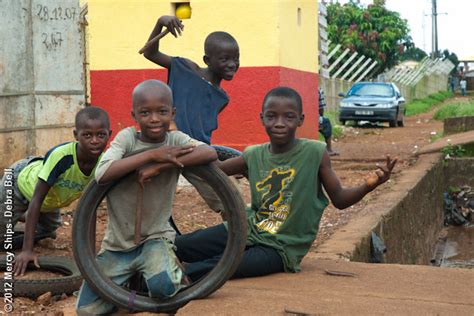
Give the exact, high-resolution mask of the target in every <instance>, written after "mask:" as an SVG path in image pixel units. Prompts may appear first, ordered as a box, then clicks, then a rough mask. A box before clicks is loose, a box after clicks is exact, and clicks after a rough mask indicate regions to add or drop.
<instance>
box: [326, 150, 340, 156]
mask: <svg viewBox="0 0 474 316" xmlns="http://www.w3.org/2000/svg"><path fill="white" fill-rule="evenodd" d="M328 154H329V156H339V152H337V151H335V150H328Z"/></svg>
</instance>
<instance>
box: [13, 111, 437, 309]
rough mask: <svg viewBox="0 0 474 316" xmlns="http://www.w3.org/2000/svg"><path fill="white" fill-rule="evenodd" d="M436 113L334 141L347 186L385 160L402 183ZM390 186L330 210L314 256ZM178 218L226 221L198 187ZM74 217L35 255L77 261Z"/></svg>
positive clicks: (185, 190) (349, 132)
mask: <svg viewBox="0 0 474 316" xmlns="http://www.w3.org/2000/svg"><path fill="white" fill-rule="evenodd" d="M432 113H433V111H432V112H430V113H426V114H421V115H417V116H414V117H409V118H406V119H405V127H403V128H389V127H388V124H380V125H372V124H368V123H367V124H364V125H361V126H356V127H349V126H346V127H344V133H343V137H342V138H341V139H337V140H334V146H333V147H334V148H335V149H336V150H337V151H338V152H339V153H340V155H339V156H335V157H332V165H333V168H334V169H335V171H336V173H337V175H338V176H339V177H340V179H341V181H342V183H343V185H345V186H352V185H357V184H360V183H362V182H363V178H364V177H365V176H367V175H368V174H369V173H370V172H372V171H373V170H375V168H376V163H383V162H384V158H383V157H384V155H386V154H389V155H390V156H392V157H398V158H399V162H398V164H397V166H396V168H395V171H394V174H393V178H395V179H396V178H397V175H398V173H399V172H400V170H402V169H405V168H410V167H412V165H413V164H414V162H415V161H416V160H415V159H416V158H415V157H414V156H413V155H412V154H413V152H414V151H416V150H417V149H419V148H421V147H423V146H424V145H426V144H428V143H429V142H430V139H433V138H434V137H435V136H436V135H438V134H439V133H441V132H442V122H439V121H435V120H432ZM236 183H238V186H239V188H240V190H241V192H242V194H243V197H244V200H245V202H246V203H249V201H250V196H249V185H248V182H247V181H246V180H245V179H239V180H236ZM388 187H389V186H385V187H383V186H382V187H381V188H378V189H377V190H375V191H374V192H372V193H371V194H369V195H368V196H367V197H366V198H364V199H363V200H362V201H361V202H359V203H358V204H356V205H354V206H352V207H350V208H348V209H345V210H338V209H336V208H334V207H333V206H332V205H330V206H329V207H328V208H327V209H326V211H325V214H324V216H323V218H322V221H321V224H320V231H319V234H318V237H317V239H316V241H315V242H314V245H313V247H312V249H311V251H312V252H317V247H318V245H320V244H322V243H324V241H325V240H327V239H328V238H329V237H330V236H331V235H332V234H333V233H334V232H335V231H336V230H338V229H343V226H344V225H345V224H346V223H347V222H348V221H350V219H351V218H352V217H353V216H354V215H355V214H357V213H358V212H359V211H360V210H361V209H362V208H363V207H364V205H366V204H367V203H369V202H370V201H371V200H373V199H377V198H378V197H379V196H380V195H383V193H384V190H387V189H388ZM173 211H174V218H175V221H176V222H177V225H178V227H179V228H180V230H181V231H183V232H188V231H192V230H194V229H198V228H202V227H207V226H211V225H214V224H217V223H220V222H221V218H220V216H219V215H217V214H215V213H214V212H212V211H211V210H210V209H209V208H207V206H206V205H205V203H204V201H203V200H202V199H201V198H200V197H199V196H198V195H197V193H196V191H195V190H194V188H192V187H189V186H182V187H180V188H178V190H177V195H176V201H175V204H174V209H173ZM98 218H99V220H98V225H97V230H98V233H99V238H98V239H99V240H100V238H101V235H102V234H103V231H104V230H105V226H106V223H107V216H106V213H105V211H103V210H102V211H101V212H99V216H98ZM72 221H73V212H72V211H68V212H65V214H63V225H62V227H61V228H60V229H59V230H58V236H57V239H56V240H51V239H45V240H43V241H41V242H40V243H39V244H38V245H37V246H36V247H35V250H36V251H37V252H39V253H40V254H42V255H56V256H68V257H72V256H73V255H72V242H71V227H72ZM74 303H75V297H74V296H70V297H68V298H64V297H63V299H61V300H58V301H56V302H54V303H52V304H50V305H47V306H43V305H40V304H38V303H37V302H35V301H32V300H29V299H26V298H19V297H17V298H15V311H16V312H17V313H20V314H24V315H27V314H31V313H36V314H38V313H40V314H43V313H45V312H48V313H49V314H50V315H61V311H62V310H63V309H64V308H67V309H68V310H71V307H72V306H73V305H74Z"/></svg>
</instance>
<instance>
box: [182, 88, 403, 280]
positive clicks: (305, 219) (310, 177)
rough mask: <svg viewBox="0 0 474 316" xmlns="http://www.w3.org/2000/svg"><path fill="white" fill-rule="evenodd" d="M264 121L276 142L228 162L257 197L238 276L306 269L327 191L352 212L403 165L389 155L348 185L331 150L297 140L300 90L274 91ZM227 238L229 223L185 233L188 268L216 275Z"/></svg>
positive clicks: (194, 275) (300, 119) (225, 167)
mask: <svg viewBox="0 0 474 316" xmlns="http://www.w3.org/2000/svg"><path fill="white" fill-rule="evenodd" d="M260 118H261V121H262V124H263V126H264V127H265V130H266V132H267V134H268V136H269V138H270V142H269V143H266V144H262V145H255V146H250V147H248V148H247V149H246V150H245V151H244V153H243V156H241V157H237V158H233V159H229V160H226V161H224V162H221V169H222V170H223V171H224V172H226V173H227V174H228V175H232V174H239V173H242V172H244V171H248V174H249V183H250V189H251V196H252V203H251V207H250V208H249V209H248V210H247V218H248V236H247V247H246V250H245V252H244V255H243V257H242V260H241V262H240V265H239V267H238V268H237V271H236V272H235V274H234V276H233V277H234V278H239V277H254V276H262V275H267V274H271V273H276V272H298V271H300V262H301V260H302V259H303V257H304V256H305V255H306V253H307V252H308V251H309V249H310V247H311V245H312V243H313V241H314V239H315V238H316V235H317V233H318V227H319V222H320V220H321V216H322V214H323V211H324V209H325V207H326V206H327V205H328V199H327V198H326V196H325V194H324V192H323V189H322V187H323V186H324V189H325V190H326V192H327V194H328V195H329V198H330V199H331V201H332V203H333V204H334V206H335V207H337V208H339V209H343V208H346V207H349V206H351V205H353V204H355V203H357V202H358V201H360V200H361V199H362V198H363V197H364V196H365V195H366V194H367V193H369V192H370V191H372V190H374V189H375V188H376V187H377V186H379V185H380V184H382V183H384V182H386V181H387V180H388V179H389V178H390V174H391V172H392V170H393V167H394V166H395V164H396V161H397V160H396V159H393V160H392V159H390V157H387V163H386V166H384V167H379V170H377V171H376V173H375V174H373V175H371V176H370V177H369V178H367V180H366V181H365V183H364V184H362V185H360V186H357V187H352V188H343V187H342V185H341V182H340V181H339V178H338V177H337V176H336V174H335V173H334V171H333V169H332V167H331V161H330V159H329V154H328V152H327V151H326V145H325V144H324V143H322V142H319V141H314V140H309V139H303V138H296V130H297V128H298V127H300V126H301V125H302V124H303V120H304V114H303V113H302V101H301V97H300V95H299V94H298V93H297V92H296V91H295V90H293V89H291V88H286V87H278V88H275V89H273V90H271V91H270V92H269V93H268V94H267V95H266V97H265V99H264V101H263V106H262V113H261V114H260ZM226 241H227V229H226V227H225V225H224V224H221V225H218V226H214V227H210V228H206V229H203V230H198V231H195V232H193V233H190V234H186V235H182V236H179V237H178V238H177V239H176V243H175V245H176V246H177V248H178V249H177V252H176V254H177V256H178V258H179V259H180V260H181V261H184V262H186V263H187V264H186V274H187V275H188V276H189V277H190V278H191V279H192V280H193V281H195V280H198V279H199V278H201V277H202V276H204V275H205V274H206V273H207V272H209V271H210V270H211V269H212V268H213V267H214V266H215V265H216V264H217V262H218V261H219V259H220V256H221V255H222V253H223V251H224V249H225V245H226Z"/></svg>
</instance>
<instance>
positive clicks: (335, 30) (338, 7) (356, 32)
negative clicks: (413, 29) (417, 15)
mask: <svg viewBox="0 0 474 316" xmlns="http://www.w3.org/2000/svg"><path fill="white" fill-rule="evenodd" d="M327 12H328V15H327V21H328V38H329V40H330V41H331V48H332V47H334V46H335V45H337V44H341V45H342V46H343V47H344V49H345V48H349V49H350V50H351V51H352V52H358V53H359V54H360V55H364V56H366V57H370V58H372V60H376V61H377V62H378V64H377V66H378V67H377V71H376V72H375V73H374V75H377V74H378V73H381V72H383V71H384V70H385V69H388V68H391V67H393V66H394V65H396V64H397V63H398V62H399V61H400V58H401V54H402V53H403V52H404V50H405V46H408V45H410V43H411V37H410V36H409V31H410V30H409V28H408V22H407V20H405V19H402V18H401V17H400V14H399V13H398V12H394V11H390V10H388V9H387V8H386V7H385V0H374V2H373V4H370V5H368V6H367V7H364V6H363V5H361V4H358V3H355V2H353V1H350V2H349V3H347V4H343V5H342V4H340V3H337V2H336V3H330V4H328V5H327Z"/></svg>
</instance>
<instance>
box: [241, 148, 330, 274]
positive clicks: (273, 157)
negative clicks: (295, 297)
mask: <svg viewBox="0 0 474 316" xmlns="http://www.w3.org/2000/svg"><path fill="white" fill-rule="evenodd" d="M269 148H270V144H268V143H267V144H262V145H256V146H251V147H248V148H247V149H246V150H245V151H244V153H243V155H244V159H245V162H246V164H247V167H248V171H249V182H250V187H251V194H252V204H251V207H250V208H249V209H247V212H248V214H247V217H248V225H249V228H248V240H247V244H248V245H265V246H269V247H272V248H274V249H276V250H277V251H278V253H279V254H280V256H281V257H282V260H283V263H284V266H285V271H288V272H297V271H299V270H300V262H301V260H302V259H303V257H304V256H305V255H306V254H307V253H308V250H309V249H310V247H311V245H312V243H313V241H314V239H315V238H316V235H317V233H318V228H319V222H320V220H321V216H322V214H323V211H324V208H325V207H326V206H327V205H328V199H327V198H326V196H325V195H324V193H323V190H322V187H321V184H320V181H319V177H318V172H319V165H320V163H321V159H322V157H323V153H324V152H325V150H326V145H325V144H324V143H322V142H319V141H314V140H309V139H298V143H297V144H296V145H295V146H294V147H293V148H292V149H291V150H289V151H288V152H285V153H281V154H272V153H271V152H270V150H269Z"/></svg>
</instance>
